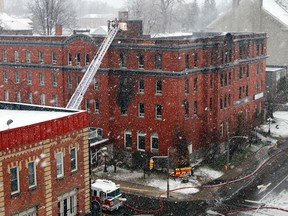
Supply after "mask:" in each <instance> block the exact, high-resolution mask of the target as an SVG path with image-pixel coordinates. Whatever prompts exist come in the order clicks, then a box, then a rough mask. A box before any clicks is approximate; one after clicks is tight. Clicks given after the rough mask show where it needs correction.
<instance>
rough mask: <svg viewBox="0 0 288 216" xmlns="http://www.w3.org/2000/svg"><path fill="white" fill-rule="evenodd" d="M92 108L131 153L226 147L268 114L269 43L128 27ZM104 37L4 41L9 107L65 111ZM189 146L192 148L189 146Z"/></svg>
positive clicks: (2, 71)
mask: <svg viewBox="0 0 288 216" xmlns="http://www.w3.org/2000/svg"><path fill="white" fill-rule="evenodd" d="M119 25H120V27H121V29H122V30H121V31H120V32H118V34H117V35H116V37H115V39H114V41H113V43H112V45H111V47H110V48H109V50H108V52H107V54H106V56H105V57H104V59H103V61H102V64H101V67H100V69H99V70H98V72H97V74H96V76H95V78H94V80H93V83H92V84H91V86H90V87H89V89H88V91H87V92H86V94H85V97H84V100H83V103H82V108H83V109H87V110H88V111H89V122H90V127H97V128H99V134H103V136H105V137H108V138H109V139H110V141H111V142H112V143H113V144H114V147H116V148H119V149H125V150H127V152H133V151H137V150H138V151H146V152H152V153H155V154H160V155H165V154H167V148H168V147H169V146H174V147H175V146H179V145H181V143H183V142H184V141H185V145H186V144H187V145H188V146H189V149H190V153H191V151H193V152H194V151H196V150H199V149H201V148H204V147H206V146H207V145H208V144H211V143H215V144H216V143H218V144H219V143H223V142H224V141H225V140H226V138H227V135H228V133H230V134H233V133H235V132H236V131H237V128H238V129H239V127H240V126H241V125H242V126H245V125H250V123H251V122H253V121H254V116H255V113H257V114H259V113H261V112H262V111H263V109H264V97H263V94H264V92H265V65H266V63H265V62H266V58H267V55H266V43H267V36H266V34H265V33H231V34H230V33H227V34H223V33H193V34H191V35H188V36H187V35H185V36H178V37H163V38H156V37H154V38H152V37H150V36H147V35H143V34H142V23H141V22H140V21H130V20H129V21H120V23H119ZM102 41H103V38H102V37H93V36H87V35H82V34H76V35H71V36H69V37H66V36H50V37H40V36H30V37H28V36H22V37H21V36H0V50H1V52H2V55H0V77H1V80H0V86H1V88H0V100H5V101H18V102H20V101H21V102H25V103H35V104H42V105H54V106H61V107H65V106H66V104H67V102H68V100H69V98H70V97H71V95H72V94H73V93H74V91H75V88H76V86H77V84H78V83H79V81H80V79H81V77H82V75H83V73H84V71H85V69H86V67H87V65H88V64H89V62H91V60H92V58H93V56H94V54H95V53H96V52H97V49H98V47H99V46H100V45H101V42H102ZM183 140H184V141H183Z"/></svg>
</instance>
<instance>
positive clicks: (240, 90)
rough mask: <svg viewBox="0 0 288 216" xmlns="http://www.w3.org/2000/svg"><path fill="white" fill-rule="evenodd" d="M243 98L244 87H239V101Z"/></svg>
mask: <svg viewBox="0 0 288 216" xmlns="http://www.w3.org/2000/svg"><path fill="white" fill-rule="evenodd" d="M241 98H242V87H239V99H241Z"/></svg>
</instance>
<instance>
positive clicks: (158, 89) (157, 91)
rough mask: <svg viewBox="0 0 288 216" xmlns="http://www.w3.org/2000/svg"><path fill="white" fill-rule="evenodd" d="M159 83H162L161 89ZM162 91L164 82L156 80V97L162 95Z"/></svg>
mask: <svg viewBox="0 0 288 216" xmlns="http://www.w3.org/2000/svg"><path fill="white" fill-rule="evenodd" d="M158 82H161V89H160V88H158ZM162 89H163V81H162V80H156V95H162Z"/></svg>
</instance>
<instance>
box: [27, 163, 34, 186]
mask: <svg viewBox="0 0 288 216" xmlns="http://www.w3.org/2000/svg"><path fill="white" fill-rule="evenodd" d="M28 184H29V188H32V187H35V186H36V166H35V161H32V162H29V163H28Z"/></svg>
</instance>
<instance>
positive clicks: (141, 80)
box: [138, 79, 145, 94]
mask: <svg viewBox="0 0 288 216" xmlns="http://www.w3.org/2000/svg"><path fill="white" fill-rule="evenodd" d="M141 82H143V88H142V87H141ZM144 90H145V82H144V80H143V79H140V80H139V83H138V92H139V93H141V94H143V93H144Z"/></svg>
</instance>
